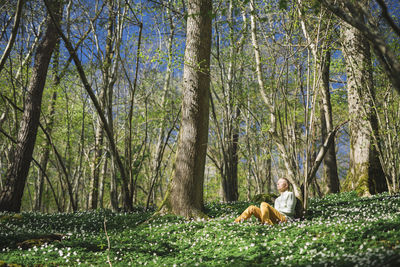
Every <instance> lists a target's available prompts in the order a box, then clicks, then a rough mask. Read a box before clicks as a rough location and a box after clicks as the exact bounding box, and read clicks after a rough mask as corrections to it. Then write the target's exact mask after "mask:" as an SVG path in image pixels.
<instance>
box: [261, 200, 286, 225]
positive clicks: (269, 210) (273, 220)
mask: <svg viewBox="0 0 400 267" xmlns="http://www.w3.org/2000/svg"><path fill="white" fill-rule="evenodd" d="M260 207H261V209H260V210H261V222H262V223H268V224H270V225H273V224H277V223H279V222H286V221H287V219H286V217H285V216H284V215H283V214H282V213H280V212H279V211H277V210H276V209H275V208H274V207H272V206H271V205H270V204H268V203H266V202H262V203H261V206H260Z"/></svg>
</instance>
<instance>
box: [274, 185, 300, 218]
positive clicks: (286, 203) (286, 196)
mask: <svg viewBox="0 0 400 267" xmlns="http://www.w3.org/2000/svg"><path fill="white" fill-rule="evenodd" d="M274 206H275V209H276V210H278V211H279V212H280V213H283V214H284V215H286V216H288V217H291V218H293V216H294V209H295V207H296V197H295V195H294V193H293V192H289V191H285V192H283V193H281V195H280V196H279V197H278V198H277V199H275V205H274Z"/></svg>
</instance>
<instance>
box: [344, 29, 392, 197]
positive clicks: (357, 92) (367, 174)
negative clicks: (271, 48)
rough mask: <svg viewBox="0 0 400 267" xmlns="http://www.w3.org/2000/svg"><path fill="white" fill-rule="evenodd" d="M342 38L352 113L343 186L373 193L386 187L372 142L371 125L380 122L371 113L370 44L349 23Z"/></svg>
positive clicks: (372, 89)
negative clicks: (348, 161) (348, 154)
mask: <svg viewBox="0 0 400 267" xmlns="http://www.w3.org/2000/svg"><path fill="white" fill-rule="evenodd" d="M342 38H343V50H344V51H343V52H344V56H345V60H346V71H347V88H348V102H349V116H350V169H349V173H348V175H347V178H346V181H345V185H344V189H346V190H356V191H357V193H358V194H359V195H370V194H375V193H379V192H383V191H386V190H387V186H386V181H385V178H384V177H385V176H384V173H383V170H382V166H381V163H380V162H379V158H378V153H377V151H376V149H375V147H374V146H373V145H372V141H373V140H372V132H371V128H372V129H373V130H376V126H377V125H376V118H375V117H374V116H375V115H374V113H373V112H372V105H373V101H372V100H373V97H374V88H373V77H372V71H371V70H372V66H371V55H370V47H369V43H368V41H367V40H366V39H365V38H364V37H363V35H362V34H361V33H360V32H359V31H358V30H357V29H356V28H354V27H352V26H349V25H347V24H345V25H344V26H343V30H342ZM371 126H372V127H371ZM374 128H375V129H374Z"/></svg>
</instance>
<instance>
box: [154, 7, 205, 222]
mask: <svg viewBox="0 0 400 267" xmlns="http://www.w3.org/2000/svg"><path fill="white" fill-rule="evenodd" d="M187 8H188V19H187V29H186V33H187V34H186V49H185V66H184V71H183V103H182V121H181V127H180V133H179V134H180V137H179V138H180V139H179V143H178V149H177V153H176V162H175V165H176V166H175V176H174V178H173V180H172V181H171V184H170V189H169V190H170V191H169V192H168V193H167V196H166V198H165V200H164V202H163V204H162V209H161V212H162V213H163V212H172V213H174V214H177V215H181V216H185V217H188V218H193V217H204V214H203V209H204V202H203V184H204V167H205V160H206V151H207V138H208V114H209V89H210V53H211V21H212V2H211V0H193V1H190V2H189V3H188V6H187Z"/></svg>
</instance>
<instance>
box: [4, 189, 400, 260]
mask: <svg viewBox="0 0 400 267" xmlns="http://www.w3.org/2000/svg"><path fill="white" fill-rule="evenodd" d="M249 204H256V203H249V202H235V203H225V204H222V203H209V204H207V205H206V212H207V214H208V215H209V216H210V217H211V219H210V220H199V221H196V220H191V221H187V220H185V219H183V218H180V217H176V216H171V215H169V216H163V217H158V218H155V219H153V220H150V221H148V219H149V218H150V216H151V214H152V213H151V212H144V211H140V210H139V211H136V212H131V213H113V212H111V211H108V210H98V211H91V212H78V213H61V214H41V213H33V212H26V213H21V214H10V213H0V265H1V264H4V263H6V264H20V265H46V266H51V265H84V266H87V265H93V266H106V265H109V263H108V262H107V261H108V259H110V262H111V265H113V266H145V265H147V266H364V267H366V266H399V265H400V243H399V240H400V195H394V196H390V195H388V194H380V195H376V196H373V197H370V198H358V197H357V196H356V195H355V193H352V192H351V193H341V194H334V195H329V196H326V197H324V198H322V199H312V200H311V202H310V208H309V212H308V214H307V216H306V218H305V219H304V220H301V221H294V222H290V223H284V224H280V225H275V226H266V225H260V224H259V223H258V222H257V220H256V219H255V218H253V219H251V220H249V221H247V222H244V223H242V224H236V223H234V222H233V220H234V218H235V217H237V216H238V215H239V214H240V213H241V212H242V211H243V210H244V209H245V208H246V207H247V206H248V205H249ZM257 204H259V203H257ZM104 221H105V225H106V231H107V235H108V237H109V242H110V243H108V240H107V235H106V232H105V228H104ZM49 233H59V234H62V235H63V238H62V240H61V241H53V242H50V241H49V242H44V243H40V242H39V241H38V243H37V244H35V243H34V242H33V243H32V244H31V245H28V246H25V247H24V246H22V244H23V243H22V242H23V241H24V240H27V239H31V240H36V239H38V238H40V237H42V236H43V235H46V234H49Z"/></svg>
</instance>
